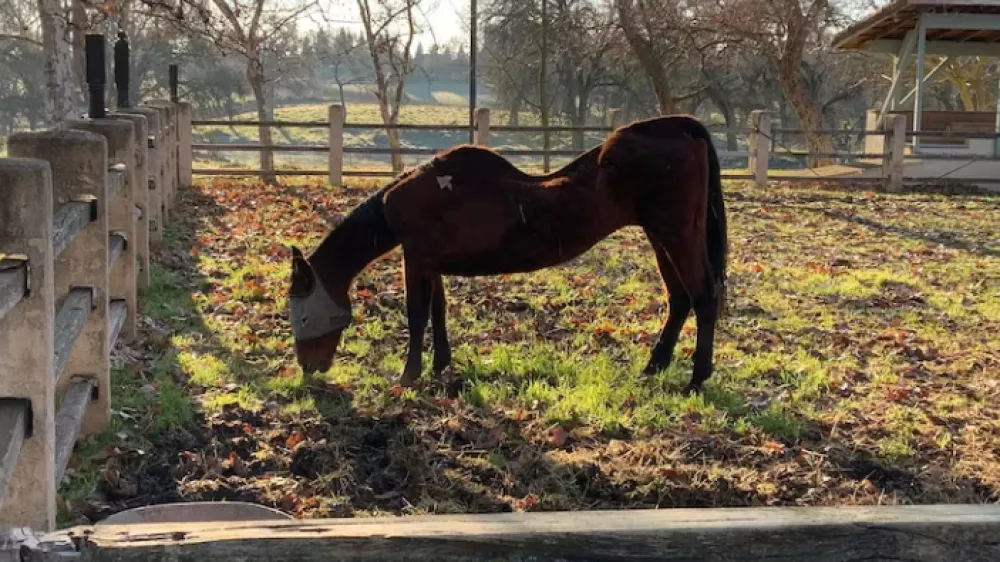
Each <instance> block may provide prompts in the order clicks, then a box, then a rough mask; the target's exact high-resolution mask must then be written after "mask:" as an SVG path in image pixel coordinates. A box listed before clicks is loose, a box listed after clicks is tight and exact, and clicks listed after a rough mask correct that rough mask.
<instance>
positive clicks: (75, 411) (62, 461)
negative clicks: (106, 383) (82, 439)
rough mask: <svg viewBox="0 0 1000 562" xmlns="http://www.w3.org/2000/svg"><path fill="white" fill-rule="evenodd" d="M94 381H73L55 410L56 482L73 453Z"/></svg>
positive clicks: (59, 480) (58, 481)
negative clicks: (57, 409)
mask: <svg viewBox="0 0 1000 562" xmlns="http://www.w3.org/2000/svg"><path fill="white" fill-rule="evenodd" d="M93 388H94V381H93V380H91V379H83V380H78V381H73V382H72V383H70V385H69V386H67V387H66V393H65V394H64V395H63V399H62V404H61V405H60V406H59V411H58V412H56V484H57V485H58V484H59V483H60V482H62V479H63V475H64V474H66V465H68V464H69V457H70V455H72V454H73V445H75V444H76V436H77V435H78V434H79V432H80V422H82V421H83V416H84V414H86V413H87V405H89V404H90V396H91V391H92V390H93Z"/></svg>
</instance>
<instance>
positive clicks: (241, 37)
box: [143, 0, 317, 183]
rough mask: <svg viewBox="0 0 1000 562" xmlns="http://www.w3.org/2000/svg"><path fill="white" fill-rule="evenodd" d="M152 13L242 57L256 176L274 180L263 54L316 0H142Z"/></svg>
mask: <svg viewBox="0 0 1000 562" xmlns="http://www.w3.org/2000/svg"><path fill="white" fill-rule="evenodd" d="M143 1H144V2H145V3H146V4H147V5H149V6H151V7H153V8H154V13H155V14H156V15H158V16H159V17H162V18H164V19H165V20H167V21H169V22H170V23H171V24H172V25H173V26H175V27H176V28H178V30H179V31H180V32H182V33H187V34H196V35H199V36H202V37H206V38H208V39H210V40H211V41H212V42H213V43H214V44H215V46H216V47H217V48H218V49H219V50H221V51H222V52H223V53H225V54H234V55H237V56H239V57H242V59H243V62H244V64H245V70H246V78H247V84H248V85H249V86H250V92H251V93H252V94H253V98H254V104H255V106H256V110H257V120H258V121H259V122H260V125H259V126H258V127H257V132H258V136H259V138H260V144H261V151H260V167H261V179H262V180H263V181H265V182H267V183H274V182H275V181H276V179H277V177H276V175H275V173H274V151H273V150H272V148H271V147H272V146H273V139H272V137H271V126H270V125H269V124H268V121H271V120H272V117H273V107H272V105H271V104H269V100H268V96H267V88H266V82H267V80H268V78H267V74H266V72H265V67H264V60H265V55H267V54H268V53H269V52H271V51H273V50H274V49H275V46H276V44H277V43H279V42H280V41H282V39H283V35H286V34H288V33H294V28H295V23H296V21H297V19H298V18H299V17H300V16H302V15H303V14H304V13H306V12H307V11H309V10H310V9H312V8H314V7H316V6H317V4H316V2H315V0H143Z"/></svg>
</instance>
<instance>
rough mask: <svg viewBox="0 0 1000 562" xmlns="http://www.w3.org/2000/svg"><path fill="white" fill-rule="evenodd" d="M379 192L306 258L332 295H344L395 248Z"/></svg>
mask: <svg viewBox="0 0 1000 562" xmlns="http://www.w3.org/2000/svg"><path fill="white" fill-rule="evenodd" d="M382 194H383V191H379V192H378V193H376V194H375V195H373V196H372V197H371V198H370V199H369V200H368V201H366V202H364V203H362V204H361V205H360V206H358V207H357V208H356V209H355V210H354V211H352V212H351V213H350V214H349V215H347V218H345V219H344V221H343V222H342V223H340V225H338V226H337V227H336V228H334V229H333V231H332V232H330V234H329V235H327V237H326V239H325V240H323V242H322V243H321V244H320V246H319V248H317V249H316V252H315V253H314V254H313V255H312V256H311V257H310V260H309V261H310V264H311V265H312V266H313V268H314V269H315V270H316V272H317V273H318V274H319V276H320V278H321V279H323V281H324V282H325V283H327V284H329V285H331V286H332V287H331V288H332V289H334V290H336V291H338V292H339V291H340V290H344V291H346V290H347V288H348V286H349V285H350V284H351V281H353V280H354V278H355V277H357V276H358V274H359V273H361V272H362V271H363V270H364V269H365V268H366V267H368V264H370V263H372V262H373V261H375V260H376V259H378V258H379V257H381V256H382V255H384V254H385V253H387V252H389V251H390V250H392V249H393V248H395V247H396V246H397V245H398V241H397V240H396V236H395V235H394V234H393V232H392V230H390V229H389V224H388V222H387V221H386V220H385V215H384V214H383V212H382Z"/></svg>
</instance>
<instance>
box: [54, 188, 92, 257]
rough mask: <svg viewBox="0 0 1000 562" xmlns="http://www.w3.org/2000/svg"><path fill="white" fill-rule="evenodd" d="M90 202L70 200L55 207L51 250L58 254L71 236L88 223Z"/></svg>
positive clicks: (67, 244)
mask: <svg viewBox="0 0 1000 562" xmlns="http://www.w3.org/2000/svg"><path fill="white" fill-rule="evenodd" d="M90 210H91V204H90V203H89V202H87V201H70V202H69V203H66V204H64V205H62V206H61V207H59V208H58V209H56V212H55V213H53V215H52V226H53V228H52V252H53V255H55V256H56V257H59V254H61V253H62V251H63V250H65V249H66V246H69V243H70V242H72V241H73V238H74V237H75V236H76V235H77V234H79V233H80V231H81V230H83V229H84V227H86V226H87V224H89V223H90V212H91V211H90Z"/></svg>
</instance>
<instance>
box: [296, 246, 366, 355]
mask: <svg viewBox="0 0 1000 562" xmlns="http://www.w3.org/2000/svg"><path fill="white" fill-rule="evenodd" d="M329 291H330V289H329V288H328V287H327V286H326V285H324V283H323V282H322V280H321V279H320V277H319V275H317V273H316V271H315V270H314V268H313V267H312V265H310V264H309V261H307V260H306V258H305V257H304V256H303V255H302V252H301V251H299V249H298V248H295V247H293V248H292V275H291V287H290V288H289V290H288V308H289V316H290V320H291V323H292V334H293V335H294V336H295V355H296V357H297V358H298V361H299V365H300V366H301V367H302V370H303V371H305V372H306V373H313V372H317V371H319V372H324V371H327V370H329V368H330V365H332V364H333V355H334V354H335V353H336V352H337V345H338V344H339V343H340V336H341V334H343V333H344V329H345V328H347V326H349V325H350V323H351V304H350V303H351V301H350V299H349V298H348V296H347V292H346V290H345V291H344V294H342V295H331V294H330V292H329ZM335 296H336V297H337V298H336V300H335V299H334V297H335ZM338 303H346V304H338Z"/></svg>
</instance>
